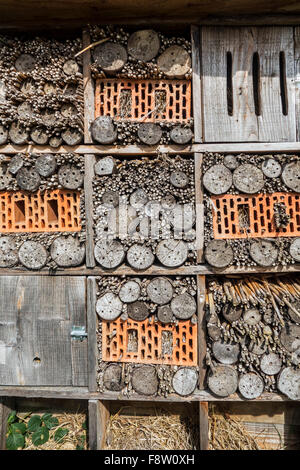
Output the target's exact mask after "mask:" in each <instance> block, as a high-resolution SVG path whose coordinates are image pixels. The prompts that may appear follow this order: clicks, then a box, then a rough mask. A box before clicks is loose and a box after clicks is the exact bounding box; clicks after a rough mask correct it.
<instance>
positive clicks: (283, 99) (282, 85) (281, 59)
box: [279, 51, 288, 116]
mask: <svg viewBox="0 0 300 470" xmlns="http://www.w3.org/2000/svg"><path fill="white" fill-rule="evenodd" d="M279 72H280V97H281V109H282V114H283V115H284V116H287V115H288V96H287V86H286V63H285V53H284V51H280V53H279Z"/></svg>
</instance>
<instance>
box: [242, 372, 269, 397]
mask: <svg viewBox="0 0 300 470" xmlns="http://www.w3.org/2000/svg"><path fill="white" fill-rule="evenodd" d="M264 388H265V386H264V381H263V379H262V378H261V377H260V376H259V375H258V374H255V373H254V372H249V373H248V374H243V375H242V376H240V379H239V392H240V394H241V395H242V396H243V397H244V398H247V399H249V400H253V399H254V398H258V397H260V396H261V394H262V393H263V391H264Z"/></svg>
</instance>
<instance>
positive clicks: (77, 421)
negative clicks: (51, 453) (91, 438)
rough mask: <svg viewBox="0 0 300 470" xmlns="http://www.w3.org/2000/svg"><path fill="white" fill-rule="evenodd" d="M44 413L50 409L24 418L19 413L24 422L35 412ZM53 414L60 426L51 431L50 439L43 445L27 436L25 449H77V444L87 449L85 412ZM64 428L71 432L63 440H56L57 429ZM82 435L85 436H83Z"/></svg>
mask: <svg viewBox="0 0 300 470" xmlns="http://www.w3.org/2000/svg"><path fill="white" fill-rule="evenodd" d="M43 413H49V410H43V411H35V412H34V413H30V414H29V415H28V416H27V415H26V418H22V413H20V414H17V416H18V418H20V419H22V421H23V422H24V423H28V421H29V420H30V418H31V416H32V415H33V414H38V415H40V416H41V415H42V414H43ZM51 414H52V415H53V416H54V417H55V418H57V419H58V423H59V424H58V426H56V427H55V428H53V429H50V431H49V440H48V442H46V443H45V444H43V445H40V446H38V447H37V446H35V445H33V444H32V442H31V438H30V437H28V436H26V438H25V447H24V449H23V450H76V447H77V445H82V447H83V449H84V450H86V449H87V443H86V431H85V430H84V429H83V428H84V423H85V422H86V415H85V413H80V412H78V413H55V412H51ZM59 428H63V429H68V430H69V433H68V434H67V435H66V436H65V437H64V438H63V439H62V441H61V442H56V441H55V440H54V439H53V436H54V434H55V432H56V431H57V429H59ZM82 436H84V437H83V438H82Z"/></svg>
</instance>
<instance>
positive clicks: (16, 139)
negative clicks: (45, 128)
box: [9, 122, 29, 145]
mask: <svg viewBox="0 0 300 470" xmlns="http://www.w3.org/2000/svg"><path fill="white" fill-rule="evenodd" d="M9 138H10V140H11V141H12V143H13V144H16V145H23V144H26V143H27V141H28V138H29V134H28V132H27V131H26V129H25V128H24V127H23V126H21V124H19V122H13V123H12V125H11V126H10V128H9Z"/></svg>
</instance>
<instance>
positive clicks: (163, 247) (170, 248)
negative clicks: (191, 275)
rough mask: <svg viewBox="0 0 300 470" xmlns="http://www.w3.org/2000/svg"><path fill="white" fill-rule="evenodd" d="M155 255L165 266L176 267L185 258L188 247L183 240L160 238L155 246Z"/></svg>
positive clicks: (182, 262)
mask: <svg viewBox="0 0 300 470" xmlns="http://www.w3.org/2000/svg"><path fill="white" fill-rule="evenodd" d="M156 256H157V258H158V260H159V261H160V262H161V264H163V265H164V266H166V267H167V268H176V267H178V266H181V265H182V264H184V263H185V261H186V260H187V257H188V247H187V244H186V243H185V242H184V241H183V240H173V239H169V240H161V241H160V242H159V243H158V245H157V247H156Z"/></svg>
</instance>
